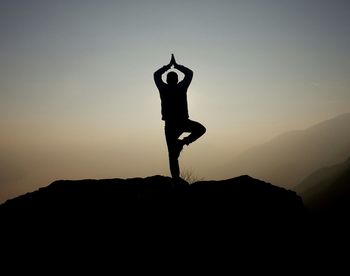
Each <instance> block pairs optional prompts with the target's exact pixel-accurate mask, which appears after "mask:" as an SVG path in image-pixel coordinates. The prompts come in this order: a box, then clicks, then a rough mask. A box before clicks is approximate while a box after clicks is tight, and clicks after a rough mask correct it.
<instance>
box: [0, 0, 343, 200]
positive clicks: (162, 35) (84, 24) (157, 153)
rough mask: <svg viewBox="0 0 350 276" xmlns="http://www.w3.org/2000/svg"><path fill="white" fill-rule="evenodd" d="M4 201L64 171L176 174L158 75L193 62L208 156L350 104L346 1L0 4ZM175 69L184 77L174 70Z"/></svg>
mask: <svg viewBox="0 0 350 276" xmlns="http://www.w3.org/2000/svg"><path fill="white" fill-rule="evenodd" d="M0 41H1V43H0V202H3V201H4V200H6V199H8V198H11V197H13V196H16V195H19V194H22V193H24V192H28V191H32V190H34V189H37V188H39V187H42V186H46V185H48V184H49V183H50V182H52V181H54V180H56V179H82V178H116V177H121V178H125V177H136V176H149V175H154V174H163V175H169V169H168V160H167V149H166V144H165V139H164V129H163V128H164V124H163V122H162V121H161V115H160V99H159V95H158V91H157V89H156V87H155V85H154V82H153V72H154V71H155V70H157V69H158V68H159V67H161V66H163V65H164V64H167V63H168V62H169V60H170V55H171V53H174V54H175V57H176V60H177V62H178V63H179V64H183V65H185V66H187V67H189V68H191V69H192V70H193V71H194V78H193V81H192V84H191V86H190V88H189V90H188V101H189V113H190V118H191V119H193V120H196V121H199V122H201V123H202V124H203V125H205V127H206V128H207V133H206V134H205V136H204V137H203V138H201V139H200V140H198V141H197V142H196V143H194V144H193V145H191V146H190V147H188V148H185V150H184V151H183V153H182V157H181V167H182V169H183V170H188V171H191V172H192V173H194V174H195V175H196V176H198V177H201V178H202V177H204V178H211V175H213V174H214V173H213V168H214V167H215V166H214V164H216V165H217V164H221V163H222V164H224V163H225V162H227V160H230V158H232V157H233V156H235V155H237V154H239V153H240V152H242V151H244V150H246V149H248V148H249V147H251V146H254V145H257V144H259V143H264V142H266V141H268V140H269V139H272V138H273V137H275V136H276V135H279V134H281V133H283V132H286V131H290V130H294V129H303V128H306V127H309V126H311V125H313V124H316V123H318V122H320V121H323V120H326V119H329V118H332V117H334V116H337V115H339V114H342V113H345V112H349V111H350V93H349V92H350V91H349V90H350V89H349V88H350V53H349V49H350V2H349V1H345V0H343V1H342V0H329V1H325V0H318V1H316V0H295V1H287V0H259V1H258V0H256V1H251V0H238V1H234V0H226V1H224V0H217V1H206V0H202V1H194V0H186V1H185V0H177V1H168V0H163V1H160V0H151V1H147V0H143V1H141V0H139V1H134V0H127V1H112V0H95V1H92V0H84V1H82V0H70V1H68V0H61V1H45V0H41V1H40V0H26V1H24V0H22V1H19V0H1V1H0ZM180 78H181V76H180Z"/></svg>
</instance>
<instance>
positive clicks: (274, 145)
mask: <svg viewBox="0 0 350 276" xmlns="http://www.w3.org/2000/svg"><path fill="white" fill-rule="evenodd" d="M349 126H350V113H347V114H343V115H341V116H338V117H336V118H333V119H331V120H327V121H324V122H321V123H319V124H317V125H315V126H313V127H310V128H307V129H305V130H299V131H291V132H287V133H285V134H282V135H280V136H278V137H276V138H274V139H272V140H271V141H270V142H268V143H266V144H263V145H259V146H256V147H254V148H252V149H250V150H248V151H246V152H245V153H243V154H241V155H240V156H238V157H237V158H235V159H234V160H233V161H232V162H231V163H230V164H228V165H227V166H225V168H223V169H222V171H223V175H224V176H225V177H226V176H227V175H232V173H234V174H240V173H241V172H245V173H248V174H249V175H252V176H254V177H257V178H260V179H264V180H266V181H269V182H271V183H273V184H274V185H278V186H281V187H287V188H289V189H291V188H293V187H294V186H295V185H297V184H299V183H300V182H301V181H302V179H304V178H305V177H306V176H308V175H309V174H310V173H312V172H313V171H315V170H317V169H318V168H321V167H325V166H330V165H333V164H336V163H339V162H341V161H342V160H344V159H346V158H347V157H348V156H349V154H350V127H349Z"/></svg>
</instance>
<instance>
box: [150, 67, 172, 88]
mask: <svg viewBox="0 0 350 276" xmlns="http://www.w3.org/2000/svg"><path fill="white" fill-rule="evenodd" d="M171 65H172V64H171V63H169V64H168V65H164V66H163V67H161V68H159V69H158V70H157V71H155V72H154V74H153V77H154V82H155V83H156V85H157V87H158V88H160V87H161V86H163V85H164V84H165V83H164V82H163V80H162V75H163V74H164V73H165V72H166V71H168V70H169V69H170V67H171Z"/></svg>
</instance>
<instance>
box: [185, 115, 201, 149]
mask: <svg viewBox="0 0 350 276" xmlns="http://www.w3.org/2000/svg"><path fill="white" fill-rule="evenodd" d="M184 132H190V133H191V134H190V135H189V136H187V137H185V138H183V140H182V141H183V143H184V144H186V145H189V144H191V143H193V142H194V141H196V140H197V139H198V138H199V137H201V136H202V135H203V134H204V133H205V132H206V128H205V127H204V126H203V125H202V124H200V123H198V122H195V121H192V120H188V121H187V122H186V124H185V126H184Z"/></svg>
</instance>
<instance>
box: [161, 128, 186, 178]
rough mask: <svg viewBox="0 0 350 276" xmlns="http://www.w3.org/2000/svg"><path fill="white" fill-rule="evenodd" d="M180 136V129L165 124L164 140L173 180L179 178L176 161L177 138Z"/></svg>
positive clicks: (177, 156)
mask: <svg viewBox="0 0 350 276" xmlns="http://www.w3.org/2000/svg"><path fill="white" fill-rule="evenodd" d="M181 134H182V130H181V128H180V127H178V126H175V125H171V124H165V138H166V143H167V146H168V154H169V165H170V172H171V176H172V177H173V178H179V177H180V167H179V161H178V158H179V150H178V147H179V144H180V141H179V140H178V138H179V136H180V135H181Z"/></svg>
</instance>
